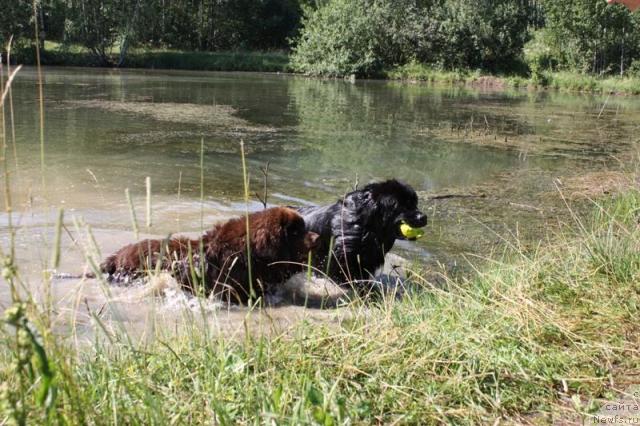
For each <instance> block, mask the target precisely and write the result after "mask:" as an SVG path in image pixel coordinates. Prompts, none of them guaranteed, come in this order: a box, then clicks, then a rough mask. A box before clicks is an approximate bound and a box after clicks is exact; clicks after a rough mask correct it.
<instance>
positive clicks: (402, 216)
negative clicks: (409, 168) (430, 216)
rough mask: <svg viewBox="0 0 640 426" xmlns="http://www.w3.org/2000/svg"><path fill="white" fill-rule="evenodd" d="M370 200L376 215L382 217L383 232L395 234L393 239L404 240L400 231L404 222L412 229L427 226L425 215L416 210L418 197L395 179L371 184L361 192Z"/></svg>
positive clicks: (407, 186)
mask: <svg viewBox="0 0 640 426" xmlns="http://www.w3.org/2000/svg"><path fill="white" fill-rule="evenodd" d="M361 191H362V192H363V193H364V194H365V196H367V197H369V198H370V201H371V202H372V203H373V206H374V208H375V209H376V211H377V213H378V215H380V216H381V217H382V223H381V224H382V226H383V227H384V228H385V230H388V231H390V232H394V233H395V237H396V238H399V239H405V237H404V236H403V235H402V232H401V231H400V225H401V224H402V223H403V222H404V223H406V224H408V225H409V226H411V227H412V228H422V227H423V226H426V224H427V215H426V214H424V213H422V212H421V211H420V210H419V209H418V195H417V194H416V191H414V190H413V188H411V187H410V186H409V185H407V184H406V183H404V182H400V181H397V180H395V179H391V180H387V181H384V182H377V183H371V184H369V185H367V186H365V187H364V188H363V189H362V190H361Z"/></svg>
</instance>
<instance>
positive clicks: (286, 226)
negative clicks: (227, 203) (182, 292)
mask: <svg viewBox="0 0 640 426" xmlns="http://www.w3.org/2000/svg"><path fill="white" fill-rule="evenodd" d="M249 230H250V239H249V241H250V251H251V258H250V260H249V259H248V258H247V246H246V244H247V243H246V234H247V233H246V218H245V217H239V218H235V219H231V220H229V221H227V222H225V223H221V224H218V225H215V226H214V227H213V229H212V230H210V231H208V232H207V233H205V234H204V235H203V236H202V237H201V238H200V239H195V240H192V239H189V238H185V237H181V238H173V239H170V240H144V241H140V242H138V243H136V244H131V245H128V246H125V247H123V248H121V249H120V250H118V251H117V252H115V253H114V254H112V255H111V256H109V257H108V258H107V259H105V261H104V262H103V263H102V264H101V265H100V268H101V270H102V272H104V273H107V274H109V279H110V280H115V281H122V280H124V279H127V278H129V277H131V278H135V277H139V276H141V275H143V274H144V273H145V271H147V272H148V271H153V270H154V269H160V270H165V271H170V272H172V274H173V276H174V277H175V278H176V279H177V280H178V282H180V283H181V284H182V285H183V286H184V287H185V288H187V289H189V290H190V291H192V292H198V291H203V292H204V293H206V294H210V293H213V294H215V295H217V296H222V297H223V298H224V299H226V300H228V301H237V302H240V303H246V302H247V301H248V300H250V299H251V298H252V297H254V296H260V295H262V294H264V292H265V291H268V290H269V289H270V288H272V287H273V286H274V285H277V284H280V283H282V282H284V281H286V280H287V279H288V278H289V277H290V276H291V275H293V274H295V273H296V272H300V271H302V270H303V269H304V263H306V261H307V256H308V253H309V251H310V250H312V249H313V248H314V247H315V246H316V244H317V239H318V234H316V233H314V232H306V231H305V223H304V219H303V218H302V216H300V214H298V213H297V212H296V211H295V210H292V209H289V208H285V207H274V208H270V209H266V210H263V211H260V212H257V213H252V214H250V215H249ZM249 271H251V279H249Z"/></svg>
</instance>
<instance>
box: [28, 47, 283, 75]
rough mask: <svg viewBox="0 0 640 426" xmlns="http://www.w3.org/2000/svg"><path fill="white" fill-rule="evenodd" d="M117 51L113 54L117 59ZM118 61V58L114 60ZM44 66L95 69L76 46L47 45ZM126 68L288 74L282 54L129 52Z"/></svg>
mask: <svg viewBox="0 0 640 426" xmlns="http://www.w3.org/2000/svg"><path fill="white" fill-rule="evenodd" d="M117 50H118V49H114V50H113V52H112V54H113V55H115V56H117V54H118V51H117ZM114 59H117V57H114ZM20 60H22V62H21V63H29V61H32V60H33V55H32V54H31V52H27V54H25V55H22V56H21V57H20ZM42 60H43V64H44V65H64V66H85V67H91V66H96V64H97V61H96V58H95V57H94V56H93V55H92V54H91V53H90V52H89V51H87V50H86V49H84V48H82V47H81V46H78V45H71V46H63V45H61V44H59V43H56V42H52V41H49V42H47V43H46V45H45V50H44V52H43V58H42ZM123 67H125V68H156V69H181V70H197V71H255V72H287V71H289V55H288V54H287V53H285V52H254V51H232V52H188V51H181V50H170V49H141V48H137V49H130V50H129V51H128V53H127V57H126V61H125V63H124V64H123Z"/></svg>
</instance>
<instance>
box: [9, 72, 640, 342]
mask: <svg viewBox="0 0 640 426" xmlns="http://www.w3.org/2000/svg"><path fill="white" fill-rule="evenodd" d="M44 75H45V85H44V99H45V117H44V157H43V158H44V164H42V163H41V150H40V149H41V147H40V138H39V114H38V102H37V87H36V74H35V72H34V70H33V69H24V70H23V71H22V72H21V73H20V74H19V76H18V77H17V79H16V81H15V84H14V90H13V102H14V121H15V136H16V144H15V150H14V147H13V144H12V137H11V134H12V132H11V129H9V128H8V129H7V140H8V142H9V147H8V150H7V154H8V155H7V160H8V163H9V169H10V184H11V195H12V204H13V210H14V214H13V218H12V219H13V223H14V226H15V227H16V229H17V233H16V252H17V257H18V265H19V267H20V273H21V276H22V277H23V278H24V281H25V282H26V283H27V286H28V287H29V288H30V289H31V290H32V291H33V293H34V294H35V295H42V294H43V292H42V276H43V274H42V271H43V270H44V269H48V268H50V265H51V261H50V259H51V252H52V246H53V240H54V238H53V234H54V224H55V221H56V217H57V211H58V209H59V208H63V209H64V214H65V216H64V218H65V228H66V229H65V230H64V232H63V238H62V263H61V265H60V267H59V268H58V270H59V271H63V272H70V273H79V272H81V271H82V270H83V267H84V266H85V264H86V258H87V256H88V255H89V256H92V257H93V258H95V259H99V258H100V256H102V255H104V254H108V253H110V252H111V251H113V250H115V249H116V248H118V247H119V246H121V245H123V244H126V243H129V242H131V241H133V240H134V234H133V231H132V219H131V213H130V209H129V205H128V203H127V200H126V197H125V192H124V191H125V188H129V190H130V192H131V195H132V200H133V204H134V205H135V208H136V217H137V220H138V223H139V227H140V230H141V232H143V233H145V234H147V235H153V236H160V237H163V236H166V235H167V234H168V233H170V232H172V233H178V232H190V233H196V234H197V233H198V232H200V231H201V230H202V229H203V228H207V227H208V226H209V225H210V224H211V223H213V222H215V221H217V220H223V219H225V218H228V217H231V216H234V215H238V214H241V213H242V212H243V210H244V203H243V202H242V178H241V163H240V155H239V142H240V140H243V141H244V143H245V145H246V151H247V158H248V167H249V170H250V178H251V179H250V180H251V185H252V192H253V191H260V192H261V191H262V189H261V187H262V175H261V172H260V168H261V167H262V166H263V165H264V164H266V163H267V162H269V164H270V168H269V170H270V173H269V202H270V203H272V204H289V205H301V204H309V203H328V202H332V201H334V200H335V199H336V198H337V197H339V196H340V195H342V194H344V192H345V191H347V190H349V189H350V188H351V187H352V186H353V185H354V184H355V183H356V182H359V183H366V182H368V181H371V180H378V179H384V178H390V177H397V178H400V179H403V180H406V181H407V182H409V183H410V184H412V185H413V186H414V187H415V188H416V190H417V191H418V192H419V194H420V197H421V205H422V207H423V209H424V210H425V211H426V212H427V213H428V214H429V220H430V224H429V226H428V228H427V233H426V236H425V238H423V239H422V240H420V241H419V242H418V243H402V244H398V245H397V246H396V248H395V249H394V252H395V253H397V254H399V255H401V256H403V257H405V258H407V259H409V260H411V261H415V262H417V263H420V264H427V265H431V264H436V263H443V264H455V263H456V262H457V261H458V260H459V259H460V256H461V255H464V254H467V253H475V254H480V255H485V254H487V253H488V252H490V251H491V250H492V249H493V248H495V247H498V246H499V245H500V244H501V240H502V239H503V238H516V237H517V238H518V239H521V240H522V241H525V242H526V241H535V240H536V239H537V238H540V237H542V236H544V234H545V230H546V229H547V228H548V226H549V225H550V224H553V223H557V222H559V221H563V220H565V219H566V218H567V217H568V214H567V210H566V206H565V204H564V201H563V200H562V198H563V197H565V198H567V199H568V200H569V201H570V202H571V201H572V200H574V199H582V200H584V199H586V198H588V197H596V196H598V195H599V194H601V193H603V192H607V191H610V190H614V189H615V188H617V187H619V186H621V185H626V184H627V182H625V178H624V175H621V174H618V173H617V172H616V170H618V169H624V168H625V167H627V166H628V165H629V164H631V161H632V159H633V158H634V155H635V153H636V152H637V141H638V137H637V134H638V127H639V124H640V120H638V118H639V117H640V114H639V112H640V100H638V99H637V98H635V97H606V96H604V97H601V96H587V95H567V94H558V93H553V92H536V93H532V92H482V91H478V90H472V89H466V88H452V87H432V86H423V85H404V84H399V83H393V82H377V81H376V82H374V81H362V82H360V81H359V82H357V83H356V84H350V83H347V82H342V81H318V80H309V79H304V78H298V77H290V76H282V75H264V74H236V73H202V72H167V71H114V70H96V69H64V68H49V69H45V72H44ZM9 122H10V120H9V115H8V111H7V123H9ZM201 147H202V150H203V169H202V172H203V173H202V186H201V168H200V152H201ZM147 176H149V177H150V178H151V185H152V198H151V211H152V216H151V226H146V206H145V177H147ZM201 189H202V193H203V198H201V197H200V194H201ZM1 197H2V200H1V201H2V203H4V202H5V200H4V194H3V195H2V196H1ZM249 208H250V209H251V210H255V209H259V208H261V204H260V203H259V202H258V201H257V199H255V198H254V200H253V201H252V202H251V204H250V205H249ZM0 227H2V231H1V234H0V239H1V241H0V242H1V244H2V248H3V251H5V252H6V250H7V247H8V243H9V234H10V233H9V229H8V216H7V214H6V213H2V214H0ZM89 230H90V232H91V233H92V234H93V239H92V238H90V237H88V235H89ZM93 241H95V246H97V247H94V243H93ZM51 285H52V294H53V299H54V311H55V315H56V321H57V322H56V325H57V326H58V327H59V329H60V330H68V329H73V330H76V331H77V332H78V334H79V335H82V336H91V335H92V333H93V330H94V329H95V318H96V316H97V317H98V318H100V319H101V320H103V321H104V322H105V323H106V324H107V325H109V326H112V327H120V326H122V327H124V328H125V329H127V330H132V331H135V332H136V334H138V335H144V334H145V333H147V331H148V327H150V324H151V325H153V324H154V323H155V321H151V319H153V320H157V319H158V318H161V321H165V323H163V324H165V325H166V324H167V323H171V324H179V323H180V321H183V318H185V316H186V317H190V316H193V315H192V314H193V313H194V312H200V311H201V310H202V305H203V304H204V305H206V306H205V308H206V309H205V311H206V312H207V315H208V317H207V319H206V320H205V321H206V322H207V324H209V325H210V326H211V327H212V328H214V329H218V330H220V331H223V332H225V333H231V334H232V333H234V332H239V333H241V332H242V330H244V328H245V325H246V321H245V319H246V318H247V312H248V311H247V310H246V309H245V308H237V307H225V306H220V305H219V304H217V303H216V302H214V301H198V300H195V301H194V300H192V299H189V298H187V297H186V296H185V295H183V294H181V293H180V292H176V291H173V290H172V289H170V288H169V289H165V290H161V291H160V293H162V294H163V295H161V296H159V297H158V296H156V294H155V293H157V292H155V293H154V292H150V291H148V289H145V288H138V287H135V288H121V287H116V288H104V287H103V286H100V285H99V284H98V283H97V282H95V281H93V280H88V281H84V282H78V280H73V279H55V280H53V282H52V284H51ZM8 303H9V297H8V291H7V288H6V286H3V287H2V288H1V289H0V306H2V307H5V306H7V304H8ZM345 315H347V314H346V313H345V312H343V311H342V310H340V309H324V310H318V309H304V308H302V307H298V306H284V307H277V308H272V309H269V310H265V311H262V312H260V313H259V314H254V315H253V316H252V317H251V318H252V319H251V320H250V321H257V322H258V323H260V324H270V326H271V325H275V326H276V328H278V327H281V326H282V327H287V326H288V324H290V323H291V322H294V321H297V320H298V319H300V318H302V317H306V318H310V319H311V320H318V321H322V322H326V321H329V322H330V321H338V320H340V318H342V317H344V316H345ZM92 318H93V319H92ZM263 319H264V321H262V320H263ZM176 327H177V326H176Z"/></svg>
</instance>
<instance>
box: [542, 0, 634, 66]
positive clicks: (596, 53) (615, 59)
mask: <svg viewBox="0 0 640 426" xmlns="http://www.w3.org/2000/svg"><path fill="white" fill-rule="evenodd" d="M544 8H545V14H546V25H547V27H546V31H547V37H548V39H549V42H550V43H551V44H552V50H553V52H554V53H555V56H556V60H557V62H558V65H559V66H560V67H562V68H566V69H577V70H580V71H583V72H592V73H599V74H601V73H610V72H613V71H621V72H622V71H624V69H625V68H626V67H627V66H628V65H629V64H630V63H631V61H632V60H633V59H634V58H637V57H638V54H639V53H640V52H639V46H640V34H639V32H638V30H640V26H638V18H637V17H635V16H633V15H632V14H631V13H629V11H628V10H627V9H626V8H625V7H624V6H621V5H615V6H610V5H607V4H606V3H605V2H604V1H599V0H573V1H571V2H565V1H554V0H545V2H544Z"/></svg>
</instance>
